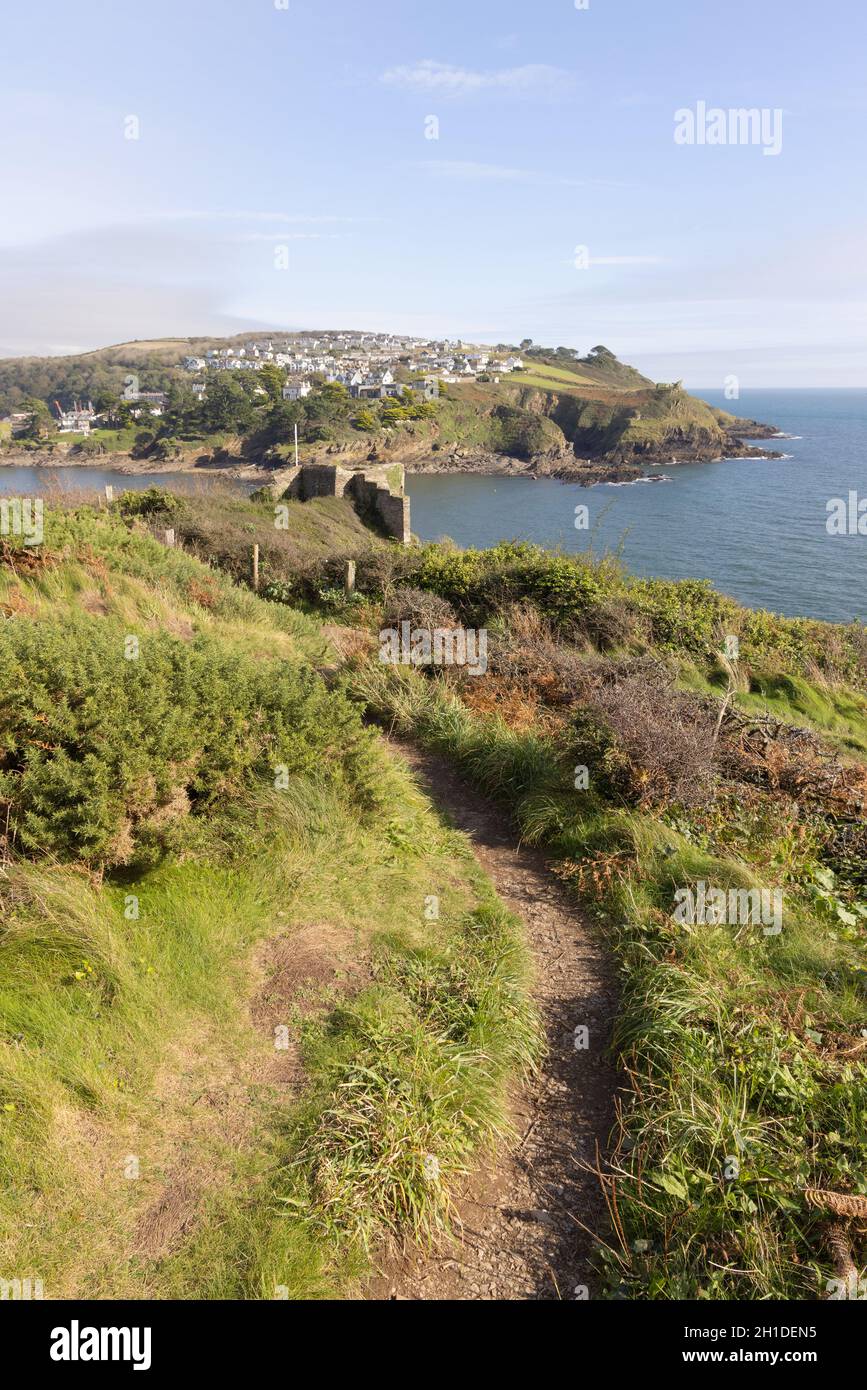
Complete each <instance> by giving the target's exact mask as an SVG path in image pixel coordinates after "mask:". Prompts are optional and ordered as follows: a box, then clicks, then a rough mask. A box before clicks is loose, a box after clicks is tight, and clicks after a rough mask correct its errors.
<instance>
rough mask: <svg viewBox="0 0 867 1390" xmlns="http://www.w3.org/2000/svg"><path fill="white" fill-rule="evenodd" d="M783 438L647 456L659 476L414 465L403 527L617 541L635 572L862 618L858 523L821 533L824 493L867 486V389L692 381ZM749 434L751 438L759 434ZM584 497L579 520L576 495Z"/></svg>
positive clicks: (798, 610)
mask: <svg viewBox="0 0 867 1390" xmlns="http://www.w3.org/2000/svg"><path fill="white" fill-rule="evenodd" d="M694 394H695V395H700V396H701V397H702V399H704V400H707V401H709V402H711V403H712V404H713V405H718V406H721V407H723V408H724V409H726V410H729V411H731V412H732V414H735V415H743V416H745V417H747V418H749V419H753V420H761V421H763V422H765V423H768V424H772V425H776V426H777V427H778V428H779V429H781V430H784V431H785V432H786V433H787V434H791V435H795V436H797V438H793V439H775V440H769V441H768V442H767V446H766V447H768V448H772V449H777V450H779V451H780V452H781V453H786V454H791V455H792V457H791V458H788V459H779V460H769V461H767V462H764V461H759V460H755V459H733V460H729V461H726V462H722V463H701V464H680V465H678V466H676V467H671V468H654V469H648V473H650V474H656V473H663V474H664V475H665V476H666V477H667V478H669V479H670V481H668V482H664V483H635V484H630V485H628V486H625V487H624V486H620V487H618V486H612V485H611V484H601V485H599V486H597V487H593V488H581V487H578V486H577V485H575V484H571V483H559V482H555V481H553V480H550V479H540V480H539V481H538V482H535V483H534V482H531V481H530V480H529V479H524V478H480V477H473V476H472V475H463V476H457V475H453V474H452V475H441V476H425V475H422V474H419V475H416V476H413V477H411V478H410V479H409V480H408V486H409V493H410V497H411V498H412V529H413V531H415V532H416V534H417V535H418V536H420V537H422V539H424V540H435V539H436V538H438V537H440V536H451V537H452V538H453V540H455V541H457V542H458V544H459V545H476V546H484V545H492V544H494V543H495V542H496V541H498V540H503V539H511V538H512V537H516V536H518V537H522V538H524V539H528V540H533V541H538V542H539V543H540V544H543V545H548V546H554V545H561V546H562V547H563V548H564V549H565V550H570V551H580V550H585V549H587V548H588V546H592V548H593V549H594V550H595V551H596V552H600V551H603V550H620V552H621V554H622V557H623V561H624V564H625V565H626V567H627V568H628V569H630V570H631V571H632V572H633V573H636V574H644V575H658V576H662V577H664V578H669V579H685V578H705V579H710V580H711V581H712V582H713V584H714V585H715V586H716V587H717V588H719V589H722V590H723V591H724V592H725V593H728V594H731V595H732V596H733V597H734V598H736V599H739V600H740V602H741V603H745V604H747V605H749V606H750V607H753V608H770V609H772V610H774V611H775V612H778V613H786V614H789V615H792V616H797V615H803V616H807V617H814V618H825V619H828V620H831V621H835V622H846V621H849V620H851V619H852V618H859V619H861V620H862V621H864V620H867V536H829V535H828V533H827V531H826V529H825V522H826V520H827V512H826V503H827V502H828V500H829V498H831V497H846V496H847V494H848V492H849V490H850V489H852V488H854V489H855V490H856V491H857V492H858V495H859V497H867V390H860V389H859V390H815V391H801V390H790V391H782V390H773V391H742V392H741V397H740V400H739V401H734V402H727V401H726V400H725V398H724V396H723V393H722V392H721V391H696V392H695V393H694ZM759 442H760V443H761V441H759ZM579 503H584V504H586V505H587V506H588V507H589V509H590V528H591V529H590V533H589V535H588V532H587V531H576V530H575V527H574V516H575V507H576V505H577V504H579Z"/></svg>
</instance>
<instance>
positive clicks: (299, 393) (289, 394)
mask: <svg viewBox="0 0 867 1390" xmlns="http://www.w3.org/2000/svg"><path fill="white" fill-rule="evenodd" d="M312 389H313V388H312V386H311V385H310V382H309V381H287V382H286V385H285V386H284V387H283V399H284V401H301V400H303V399H304V397H305V396H309V395H310V392H311V391H312Z"/></svg>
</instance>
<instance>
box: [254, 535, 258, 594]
mask: <svg viewBox="0 0 867 1390" xmlns="http://www.w3.org/2000/svg"><path fill="white" fill-rule="evenodd" d="M253 588H254V589H255V591H256V593H257V594H258V592H259V546H258V544H256V545H254V546H253Z"/></svg>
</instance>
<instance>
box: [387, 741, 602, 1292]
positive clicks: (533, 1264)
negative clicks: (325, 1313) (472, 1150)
mask: <svg viewBox="0 0 867 1390" xmlns="http://www.w3.org/2000/svg"><path fill="white" fill-rule="evenodd" d="M392 747H393V748H394V749H395V750H396V751H397V752H399V753H400V754H401V755H402V756H403V757H404V758H405V759H406V761H407V762H408V763H409V764H410V766H411V767H412V768H413V770H414V772H415V773H416V775H417V776H418V778H419V781H420V783H421V784H422V786H423V787H424V788H425V790H426V791H427V792H428V794H429V795H430V797H431V799H432V800H433V801H434V803H435V805H436V806H438V807H439V808H440V809H441V810H442V811H444V812H446V814H447V815H448V817H449V819H450V821H451V822H452V823H453V824H454V825H455V826H456V827H457V828H458V829H460V830H463V831H464V832H465V833H466V834H467V835H469V837H470V839H471V840H472V844H473V848H474V850H475V852H476V856H477V858H478V860H479V862H480V863H481V865H482V867H483V868H484V869H485V871H486V872H487V874H488V875H489V877H490V878H491V879H492V880H493V882H494V884H495V886H496V889H497V891H498V893H499V894H500V896H501V898H502V899H503V900H504V901H505V902H506V903H507V904H508V905H509V907H510V908H511V909H512V910H513V911H514V912H515V913H517V914H518V916H520V917H521V918H522V919H523V921H524V924H525V929H526V934H527V940H528V943H529V945H530V948H531V950H532V952H533V956H534V959H535V967H536V987H535V991H534V992H535V996H536V999H537V1002H538V1005H539V1009H540V1012H541V1016H542V1022H543V1026H544V1029H545V1034H546V1038H547V1044H548V1054H547V1057H546V1058H545V1061H544V1062H543V1065H542V1068H541V1072H540V1074H539V1076H538V1077H537V1078H536V1079H535V1080H534V1081H533V1082H532V1083H531V1084H530V1085H529V1086H528V1087H527V1088H526V1089H525V1090H523V1091H522V1092H521V1093H520V1094H519V1095H518V1096H517V1097H516V1100H515V1105H514V1119H515V1127H516V1130H517V1133H518V1139H517V1142H516V1143H515V1145H514V1146H513V1147H512V1149H511V1151H508V1150H504V1151H502V1152H501V1153H500V1154H499V1155H498V1156H497V1160H496V1162H495V1163H492V1164H491V1165H490V1166H489V1167H487V1168H485V1169H483V1170H482V1171H481V1172H480V1173H478V1174H477V1175H476V1176H475V1177H474V1178H473V1179H472V1180H471V1181H470V1182H469V1183H468V1184H467V1186H466V1189H465V1190H464V1191H463V1192H462V1193H460V1194H459V1200H458V1208H459V1211H460V1218H461V1222H462V1232H461V1239H460V1241H459V1243H457V1244H455V1243H449V1244H445V1243H443V1244H442V1245H440V1246H439V1247H438V1248H436V1249H435V1250H434V1251H433V1252H431V1253H424V1254H418V1253H417V1252H415V1251H413V1252H411V1253H408V1254H406V1255H404V1256H400V1257H397V1258H394V1259H390V1260H389V1261H388V1263H387V1264H386V1265H384V1267H383V1269H382V1274H381V1277H379V1278H377V1279H376V1280H375V1281H374V1283H373V1286H372V1288H371V1294H370V1296H372V1297H373V1298H379V1299H389V1298H400V1299H426V1300H430V1299H434V1300H437V1299H480V1300H489V1299H529V1300H534V1299H558V1298H563V1299H574V1298H576V1297H581V1296H586V1295H582V1294H580V1293H576V1289H578V1288H580V1287H581V1286H584V1287H585V1288H586V1289H587V1290H588V1291H589V1296H590V1297H593V1295H594V1292H595V1285H596V1282H597V1281H596V1279H595V1276H594V1274H593V1271H592V1269H591V1267H590V1255H591V1252H592V1248H593V1240H592V1237H591V1236H590V1235H589V1234H588V1232H587V1230H585V1229H584V1228H585V1227H589V1228H590V1230H594V1229H604V1226H605V1210H604V1201H603V1198H602V1194H601V1191H600V1185H599V1181H598V1179H597V1178H596V1176H595V1174H594V1173H592V1172H588V1171H587V1168H586V1167H585V1166H584V1165H585V1164H589V1165H591V1166H592V1165H594V1164H595V1162H596V1151H597V1143H598V1145H599V1148H600V1149H601V1150H604V1148H605V1145H606V1141H607V1137H608V1134H609V1132H610V1130H611V1127H612V1125H613V1122H614V1095H615V1090H616V1087H617V1084H618V1079H617V1073H616V1070H615V1068H614V1067H613V1065H612V1063H611V1062H610V1060H609V1059H608V1057H607V1055H606V1048H607V1044H608V1042H609V1039H610V1033H611V1025H612V1020H613V1016H614V1000H615V992H614V986H613V981H612V975H611V971H610V968H609V967H608V966H607V962H606V960H605V956H604V952H603V950H602V948H601V946H600V944H599V943H598V941H597V940H596V938H595V936H594V934H593V932H592V930H591V928H590V927H589V925H588V924H587V922H586V921H584V920H583V919H582V916H581V914H580V909H579V907H578V905H577V904H576V902H575V900H574V898H573V897H572V896H571V895H569V894H567V892H566V891H565V890H564V889H563V888H562V887H561V885H560V884H559V883H558V882H557V880H556V879H555V878H554V877H553V875H552V874H551V873H550V871H549V870H548V868H547V867H546V863H545V860H544V858H543V856H542V855H541V854H538V853H537V852H536V851H534V850H529V849H526V848H519V847H518V846H517V845H516V837H515V832H514V830H513V829H512V827H511V826H510V825H509V822H508V820H507V818H506V817H505V816H504V815H502V814H501V813H500V812H499V811H498V810H497V809H495V808H494V807H492V806H491V805H490V803H489V802H488V801H487V800H486V799H485V797H484V796H482V795H481V794H479V793H478V792H475V791H473V790H472V789H471V788H470V787H468V786H467V785H466V784H465V783H464V782H462V781H461V780H460V779H459V778H458V777H457V776H456V775H455V774H454V773H453V772H452V771H451V770H450V769H449V768H447V767H446V766H444V765H443V764H442V763H441V762H439V761H438V760H437V759H435V758H433V757H430V756H428V755H426V754H424V753H422V752H420V751H419V750H417V749H415V748H412V747H409V746H406V745H403V744H397V743H394V742H392ZM582 1026H583V1027H586V1028H587V1029H588V1032H589V1042H588V1044H587V1047H586V1049H584V1050H579V1049H578V1048H576V1045H575V1029H576V1028H580V1027H582Z"/></svg>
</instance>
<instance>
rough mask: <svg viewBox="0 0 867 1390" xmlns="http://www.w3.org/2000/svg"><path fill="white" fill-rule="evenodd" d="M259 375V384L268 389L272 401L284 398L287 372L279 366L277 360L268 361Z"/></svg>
mask: <svg viewBox="0 0 867 1390" xmlns="http://www.w3.org/2000/svg"><path fill="white" fill-rule="evenodd" d="M258 376H259V382H258V384H259V385H260V386H261V387H263V388H264V390H265V391H267V393H268V395H269V396H270V398H271V400H272V401H279V400H282V399H283V387H284V386H285V384H286V373H285V371H284V369H283V368H282V367H278V366H277V364H276V363H275V362H266V363H265V365H264V367H263V368H262V370H261V371H260V372H259V374H258Z"/></svg>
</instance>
